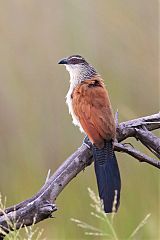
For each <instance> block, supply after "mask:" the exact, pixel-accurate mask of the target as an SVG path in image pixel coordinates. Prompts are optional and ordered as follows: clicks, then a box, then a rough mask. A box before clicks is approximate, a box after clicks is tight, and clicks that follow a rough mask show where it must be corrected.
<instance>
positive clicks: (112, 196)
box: [59, 55, 121, 213]
mask: <svg viewBox="0 0 160 240" xmlns="http://www.w3.org/2000/svg"><path fill="white" fill-rule="evenodd" d="M59 64H64V65H65V66H66V69H67V71H68V72H69V74H70V88H69V91H68V93H67V96H66V103H67V105H68V108H69V112H70V114H71V115H72V118H73V123H74V124H75V125H77V126H79V128H80V130H81V131H82V132H84V133H86V134H87V136H88V138H89V140H90V141H91V142H92V144H93V158H94V166H95V173H96V178H97V185H98V190H99V196H100V199H101V200H102V202H103V206H104V211H105V212H106V213H110V212H112V211H117V209H118V206H119V202H120V190H121V180H120V173H119V168H118V163H117V159H116V156H115V153H114V149H113V141H114V139H115V135H116V126H115V120H114V117H113V113H112V108H111V103H110V100H109V96H108V92H107V89H106V88H105V85H104V82H103V79H102V78H101V76H100V75H99V74H98V73H97V71H96V70H95V69H94V68H93V67H92V66H91V65H90V64H89V63H88V62H87V61H86V60H85V59H84V58H83V57H81V56H79V55H72V56H70V57H67V58H64V59H62V60H60V61H59Z"/></svg>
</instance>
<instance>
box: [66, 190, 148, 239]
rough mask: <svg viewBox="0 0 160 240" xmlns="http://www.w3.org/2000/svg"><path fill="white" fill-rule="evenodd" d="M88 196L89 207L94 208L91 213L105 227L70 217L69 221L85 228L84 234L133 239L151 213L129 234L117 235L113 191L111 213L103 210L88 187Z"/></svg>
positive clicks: (98, 200)
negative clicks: (89, 199) (89, 200)
mask: <svg viewBox="0 0 160 240" xmlns="http://www.w3.org/2000/svg"><path fill="white" fill-rule="evenodd" d="M88 192H89V196H90V198H91V200H92V203H91V207H92V208H93V209H94V211H91V215H92V216H94V217H95V218H97V219H99V221H101V222H103V223H104V226H105V228H104V229H101V228H97V227H94V226H92V225H90V224H88V223H86V222H83V221H81V220H78V219H75V218H71V221H73V222H75V223H76V224H77V226H78V227H81V228H83V229H85V235H90V236H97V237H103V239H104V237H105V239H106V240H107V239H112V240H120V239H127V240H131V239H134V238H135V236H137V234H138V233H139V231H140V230H141V229H142V228H143V227H144V225H145V224H146V223H147V221H148V219H149V217H150V215H151V214H147V215H146V216H145V218H144V219H143V220H142V221H141V222H140V223H139V224H138V225H137V227H136V228H134V230H133V231H132V232H131V233H130V234H129V236H124V237H121V238H120V237H119V236H118V234H117V232H116V228H115V226H114V218H115V217H116V214H115V205H116V198H117V197H116V195H117V194H116V193H115V199H114V202H113V213H112V214H109V215H108V214H106V213H105V212H104V211H103V204H102V202H101V201H100V199H99V197H98V196H96V194H95V193H94V192H93V191H92V190H91V189H90V188H88Z"/></svg>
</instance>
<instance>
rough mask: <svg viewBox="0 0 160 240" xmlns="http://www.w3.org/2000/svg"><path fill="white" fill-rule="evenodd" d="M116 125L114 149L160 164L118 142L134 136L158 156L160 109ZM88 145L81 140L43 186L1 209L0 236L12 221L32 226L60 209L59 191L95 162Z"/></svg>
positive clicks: (5, 231) (18, 226) (11, 227)
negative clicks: (155, 131)
mask: <svg viewBox="0 0 160 240" xmlns="http://www.w3.org/2000/svg"><path fill="white" fill-rule="evenodd" d="M116 126H117V142H115V143H114V148H115V151H120V152H124V153H127V154H129V155H131V156H132V157H134V159H136V160H138V161H140V162H145V163H148V164H150V165H152V166H154V167H156V168H160V161H159V160H158V159H154V158H151V157H149V156H147V155H145V154H143V153H141V152H140V151H138V150H136V149H135V148H134V147H131V146H127V145H126V144H121V143H119V142H121V141H123V140H125V139H126V138H129V137H134V138H136V139H137V140H140V141H141V143H142V144H143V145H145V146H147V147H148V148H149V149H150V150H152V151H154V154H155V155H156V156H157V157H159V154H160V139H159V138H158V137H156V136H155V135H154V134H153V133H151V132H150V131H153V130H156V129H159V128H160V113H157V114H154V115H151V116H147V117H142V118H138V119H134V120H131V121H127V122H122V123H120V124H118V121H116ZM88 145H89V146H87V145H86V144H82V146H81V147H80V148H78V149H77V151H75V153H73V154H72V155H71V156H70V157H69V158H68V159H67V160H66V161H65V162H64V163H63V164H62V165H61V166H60V167H59V168H58V169H57V171H56V172H55V173H54V174H53V175H52V176H51V177H50V178H48V180H47V181H46V182H45V184H44V186H43V187H42V188H41V189H40V190H39V191H38V193H36V194H35V195H34V196H33V197H31V198H29V199H27V200H25V201H23V202H21V203H19V204H17V205H14V206H12V207H9V208H6V209H5V210H0V227H1V232H0V239H3V238H4V236H5V235H6V234H8V233H9V231H10V230H13V223H14V226H15V227H16V229H19V228H21V227H23V226H25V225H26V226H29V225H32V224H33V223H38V222H40V221H42V220H44V219H46V218H49V217H52V214H53V212H54V211H56V210H57V208H56V206H55V204H53V203H54V202H55V200H56V198H57V197H58V195H59V194H60V192H61V191H62V190H63V189H64V187H65V186H66V185H67V184H68V183H69V182H70V181H71V180H72V179H73V178H74V177H76V175H77V174H78V173H79V172H80V171H82V170H83V169H84V168H85V167H87V166H89V165H90V164H91V163H92V161H93V160H92V145H91V143H90V142H88Z"/></svg>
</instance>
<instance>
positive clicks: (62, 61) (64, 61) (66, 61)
mask: <svg viewBox="0 0 160 240" xmlns="http://www.w3.org/2000/svg"><path fill="white" fill-rule="evenodd" d="M58 64H68V60H67V58H63V59H61V60H60V61H59V62H58Z"/></svg>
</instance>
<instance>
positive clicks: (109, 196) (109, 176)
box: [93, 141, 121, 213]
mask: <svg viewBox="0 0 160 240" xmlns="http://www.w3.org/2000/svg"><path fill="white" fill-rule="evenodd" d="M93 157H94V167H95V172H96V177H97V184H98V191H99V196H100V199H102V200H103V204H104V211H105V212H106V213H110V212H112V211H113V206H114V207H115V211H117V209H118V207H119V203H120V190H121V179H120V173H119V168H118V163H117V159H116V156H115V153H114V150H113V144H112V141H110V142H105V146H104V147H103V148H101V149H99V148H97V147H96V146H93ZM114 199H116V202H115V203H114Z"/></svg>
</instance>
